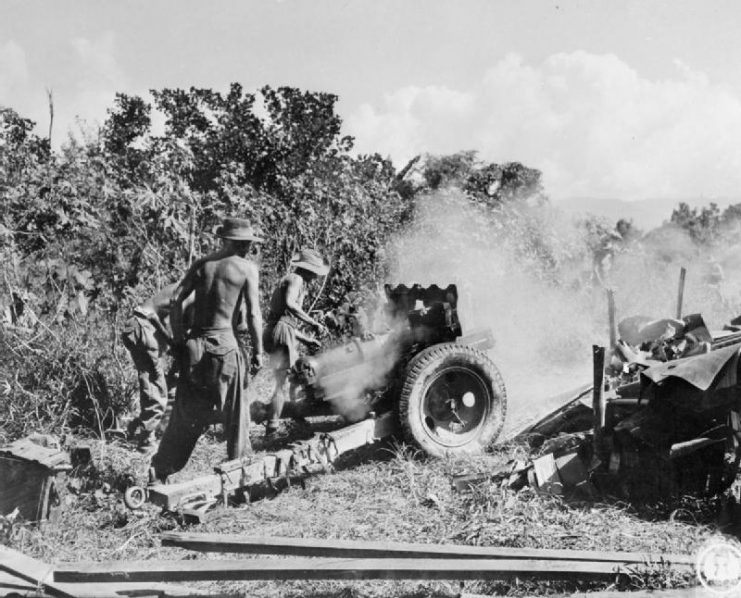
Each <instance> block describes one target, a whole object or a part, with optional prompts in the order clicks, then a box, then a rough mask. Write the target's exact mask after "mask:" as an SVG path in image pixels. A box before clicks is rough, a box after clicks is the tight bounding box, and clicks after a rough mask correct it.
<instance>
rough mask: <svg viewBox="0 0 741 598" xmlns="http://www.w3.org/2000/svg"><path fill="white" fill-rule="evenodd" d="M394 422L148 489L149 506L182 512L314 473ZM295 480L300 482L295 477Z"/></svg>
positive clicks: (382, 420)
mask: <svg viewBox="0 0 741 598" xmlns="http://www.w3.org/2000/svg"><path fill="white" fill-rule="evenodd" d="M395 428H396V418H395V415H394V413H393V412H391V411H389V412H387V413H384V414H383V415H380V416H379V417H377V418H369V419H366V420H363V421H361V422H358V423H356V424H352V425H350V426H346V427H344V428H340V429H339V430H335V431H334V432H328V433H326V434H315V435H314V437H313V438H311V439H309V440H306V441H301V442H297V443H295V445H294V446H293V447H292V448H290V449H285V450H282V451H279V452H277V453H275V454H272V455H266V456H265V457H263V458H262V459H258V460H257V461H254V462H245V463H244V464H243V463H242V461H240V460H238V459H235V460H233V461H229V462H227V463H222V464H221V465H220V466H219V467H218V468H217V472H216V473H214V474H210V475H205V476H201V477H199V478H196V479H194V480H189V481H186V482H180V483H177V484H156V485H153V486H149V487H148V488H147V494H148V500H149V502H151V503H153V504H155V505H157V506H160V507H162V508H164V509H166V510H168V511H174V510H176V509H178V508H181V507H182V506H183V505H184V504H185V503H187V502H188V500H190V499H192V498H194V497H198V496H208V497H215V496H218V495H220V494H221V493H222V483H223V484H224V485H225V488H226V490H227V492H233V491H234V490H237V489H244V490H247V491H249V490H251V489H253V487H254V489H255V490H259V487H260V486H261V485H263V484H265V483H266V482H267V481H268V480H273V479H275V478H279V477H281V478H287V477H291V476H294V477H295V476H296V475H298V476H300V475H302V474H306V473H315V472H316V471H317V470H321V469H322V467H323V466H324V465H329V464H331V463H333V462H334V461H335V460H337V458H338V457H339V456H340V455H343V454H344V453H347V452H350V451H352V450H355V449H358V448H360V447H362V446H365V445H368V444H373V443H374V442H377V441H379V440H381V439H383V438H386V437H387V436H390V435H391V434H393V432H394V431H395ZM296 479H299V478H298V477H297V478H296Z"/></svg>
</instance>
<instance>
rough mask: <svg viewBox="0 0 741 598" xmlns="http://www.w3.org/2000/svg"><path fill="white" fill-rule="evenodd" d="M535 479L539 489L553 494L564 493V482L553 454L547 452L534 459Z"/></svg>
mask: <svg viewBox="0 0 741 598" xmlns="http://www.w3.org/2000/svg"><path fill="white" fill-rule="evenodd" d="M533 469H534V471H535V481H536V482H537V484H538V490H541V491H543V492H548V493H551V494H563V482H561V476H559V474H558V469H556V461H555V459H554V458H553V455H552V454H550V453H549V454H546V455H543V456H542V457H538V458H537V459H534V460H533Z"/></svg>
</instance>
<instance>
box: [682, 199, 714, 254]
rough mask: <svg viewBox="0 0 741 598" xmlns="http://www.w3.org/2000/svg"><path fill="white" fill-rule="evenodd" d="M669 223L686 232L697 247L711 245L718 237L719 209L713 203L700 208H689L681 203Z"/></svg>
mask: <svg viewBox="0 0 741 598" xmlns="http://www.w3.org/2000/svg"><path fill="white" fill-rule="evenodd" d="M670 222H671V223H672V224H674V225H675V226H677V227H679V228H681V229H683V230H685V231H687V233H688V234H689V236H690V238H691V239H692V240H693V241H694V242H695V243H697V244H699V245H707V244H711V243H713V242H714V241H715V239H716V237H717V235H718V229H719V226H720V222H721V218H720V209H719V208H718V205H717V204H715V203H711V204H710V205H708V206H703V207H702V208H699V209H698V208H690V206H689V205H688V204H686V203H684V202H681V203H680V204H679V205H678V206H677V207H676V208H675V209H674V210H673V211H672V215H671V219H670Z"/></svg>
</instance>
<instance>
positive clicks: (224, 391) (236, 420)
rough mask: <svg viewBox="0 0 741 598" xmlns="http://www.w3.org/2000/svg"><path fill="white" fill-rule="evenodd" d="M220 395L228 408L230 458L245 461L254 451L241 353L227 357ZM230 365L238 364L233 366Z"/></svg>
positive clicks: (225, 428)
mask: <svg viewBox="0 0 741 598" xmlns="http://www.w3.org/2000/svg"><path fill="white" fill-rule="evenodd" d="M224 360H225V364H224V369H223V370H222V374H221V377H220V380H219V393H220V395H221V397H222V401H221V402H222V404H223V405H224V410H223V414H224V433H225V436H226V454H227V458H228V459H241V458H242V457H245V456H247V455H248V454H249V453H250V452H252V445H251V444H250V436H249V428H250V403H249V395H248V393H247V376H246V372H245V369H244V364H245V359H244V354H243V353H242V352H241V351H235V352H234V353H233V354H231V355H227V356H225V357H224ZM228 362H234V363H233V365H234V367H231V366H230V365H229V363H228Z"/></svg>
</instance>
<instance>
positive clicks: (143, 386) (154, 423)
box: [121, 283, 192, 452]
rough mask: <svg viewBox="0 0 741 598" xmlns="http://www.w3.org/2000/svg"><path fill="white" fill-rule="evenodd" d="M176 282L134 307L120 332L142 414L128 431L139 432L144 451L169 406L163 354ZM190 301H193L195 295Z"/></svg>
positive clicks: (151, 444) (167, 342)
mask: <svg viewBox="0 0 741 598" xmlns="http://www.w3.org/2000/svg"><path fill="white" fill-rule="evenodd" d="M177 286H178V285H177V283H173V284H169V285H167V286H166V287H165V288H163V289H162V290H161V291H159V292H158V293H156V294H155V295H154V296H152V297H150V298H149V299H147V300H146V301H145V302H144V303H142V304H141V305H139V306H138V307H137V308H136V309H134V314H133V315H132V316H131V318H129V320H128V321H127V322H126V324H125V325H124V328H123V331H122V334H121V340H122V341H123V344H124V346H125V347H126V348H127V349H128V351H129V353H130V354H131V359H132V360H133V361H134V366H135V367H136V370H137V372H138V377H139V415H138V416H137V417H135V418H134V419H133V420H132V421H131V423H130V424H129V435H130V436H135V435H136V436H138V440H139V442H138V444H139V447H138V448H139V450H140V451H142V452H149V451H151V450H153V449H154V447H155V446H156V442H155V431H156V430H157V427H158V426H159V425H160V422H161V421H162V416H163V415H164V413H165V409H166V408H167V381H166V378H167V377H166V375H165V370H164V368H163V364H162V358H163V357H164V355H165V353H166V352H167V350H168V348H169V346H170V345H171V344H172V335H171V333H170V331H169V329H168V321H169V316H170V303H171V301H172V299H173V293H174V292H175V289H176V288H177ZM188 301H191V302H192V297H189V298H188ZM188 301H186V306H185V307H187V303H188Z"/></svg>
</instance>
